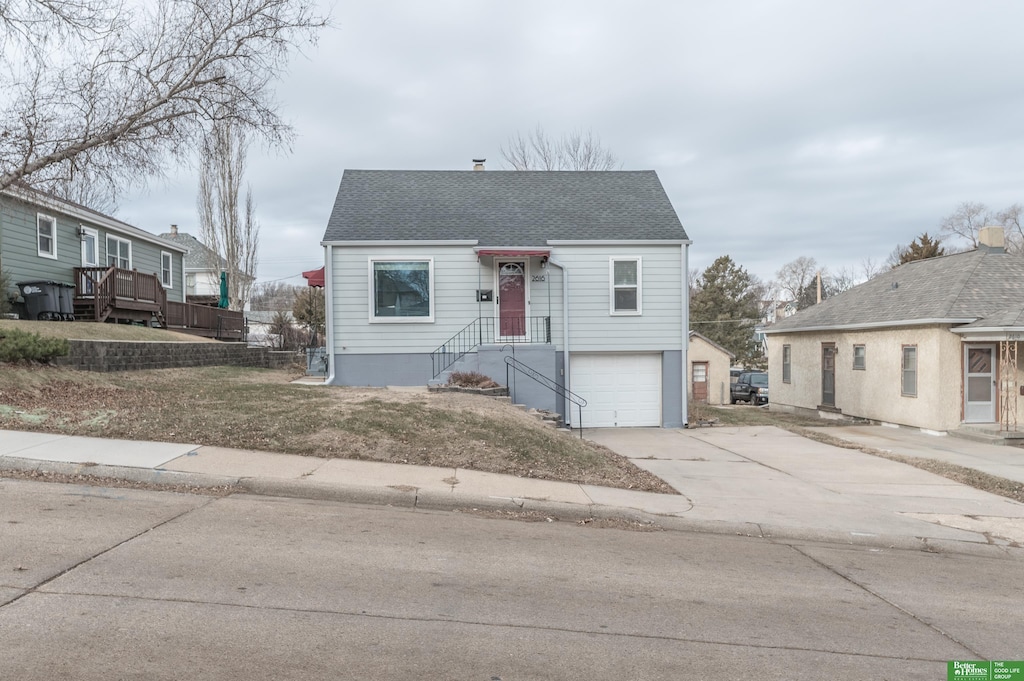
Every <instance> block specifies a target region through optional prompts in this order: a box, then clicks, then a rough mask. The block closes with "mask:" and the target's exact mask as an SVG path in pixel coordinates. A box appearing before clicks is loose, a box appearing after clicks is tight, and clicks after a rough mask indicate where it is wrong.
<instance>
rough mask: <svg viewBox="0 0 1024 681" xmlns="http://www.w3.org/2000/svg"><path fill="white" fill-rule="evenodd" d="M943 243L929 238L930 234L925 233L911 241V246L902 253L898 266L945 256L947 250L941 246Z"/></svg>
mask: <svg viewBox="0 0 1024 681" xmlns="http://www.w3.org/2000/svg"><path fill="white" fill-rule="evenodd" d="M941 241H942V240H941V239H933V238H931V237H930V236H928V232H925V233H924V234H922V235H921V236H919V237H917V238H916V239H914V240H913V241H911V242H910V245H909V246H907V247H906V248H904V249H903V250H902V251H901V252H900V261H899V263H898V264H899V265H905V264H906V263H908V262H913V261H914V260H924V259H926V258H937V257H938V256H940V255H945V254H946V249H944V248H942V246H940V245H939V244H940V243H941Z"/></svg>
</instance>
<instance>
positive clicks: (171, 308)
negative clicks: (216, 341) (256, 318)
mask: <svg viewBox="0 0 1024 681" xmlns="http://www.w3.org/2000/svg"><path fill="white" fill-rule="evenodd" d="M164 316H165V318H166V320H167V326H169V327H171V328H179V329H206V330H209V331H212V332H213V337H214V338H223V339H229V338H230V339H238V340H240V339H241V338H242V337H243V336H244V335H245V315H244V314H243V313H241V312H236V311H234V310H225V309H224V308H220V307H209V306H208V305H196V304H194V303H179V302H176V301H173V300H168V301H167V311H166V312H165V313H164Z"/></svg>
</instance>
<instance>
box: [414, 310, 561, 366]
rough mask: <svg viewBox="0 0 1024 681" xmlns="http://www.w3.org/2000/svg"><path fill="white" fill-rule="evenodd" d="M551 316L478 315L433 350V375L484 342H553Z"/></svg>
mask: <svg viewBox="0 0 1024 681" xmlns="http://www.w3.org/2000/svg"><path fill="white" fill-rule="evenodd" d="M550 342H551V317H518V318H512V319H509V318H507V317H506V318H505V319H504V320H502V319H501V318H499V317H478V318H477V319H474V320H473V321H471V322H470V323H469V324H467V325H466V328H464V329H462V330H461V331H459V332H458V333H457V334H455V335H454V336H452V337H451V338H449V339H448V340H447V341H445V342H444V343H442V344H441V347H439V348H437V349H436V350H434V351H433V352H431V353H430V362H431V365H432V367H433V372H434V378H437V377H438V376H440V375H441V373H442V372H443V371H444V370H445V369H447V368H448V367H450V366H451V365H453V364H455V363H456V362H458V361H459V360H460V359H462V358H463V357H465V356H466V354H467V353H469V352H472V351H473V349H475V348H476V347H477V346H479V345H483V344H485V343H513V344H520V343H523V344H525V343H550Z"/></svg>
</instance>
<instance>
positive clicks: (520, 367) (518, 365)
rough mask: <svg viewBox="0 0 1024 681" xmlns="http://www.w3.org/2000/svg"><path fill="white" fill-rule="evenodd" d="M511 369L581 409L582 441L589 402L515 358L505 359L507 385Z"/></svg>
mask: <svg viewBox="0 0 1024 681" xmlns="http://www.w3.org/2000/svg"><path fill="white" fill-rule="evenodd" d="M510 369H513V370H515V371H518V372H519V373H521V374H524V375H526V376H528V377H529V378H532V379H533V380H534V381H536V382H537V383H540V384H541V385H542V386H544V387H545V388H547V389H548V390H551V391H553V392H554V393H555V394H556V395H560V396H562V397H564V398H566V399H567V400H569V401H570V402H572V403H573V404H575V405H576V406H577V408H578V409H579V419H580V420H579V427H580V439H581V440H582V439H583V407H585V406H587V400H586V399H584V398H583V397H582V396H580V395H577V394H576V393H574V392H573V391H571V390H569V389H568V388H566V387H565V386H561V385H558V384H557V383H555V382H554V381H552V380H551V379H550V378H548V377H547V376H545V375H544V374H542V373H540V372H539V371H537V370H536V369H534V368H533V367H531V366H530V365H529V364H524V363H522V362H520V361H519V360H518V359H516V358H515V357H505V385H509V370H510ZM513 401H515V396H514V395H513Z"/></svg>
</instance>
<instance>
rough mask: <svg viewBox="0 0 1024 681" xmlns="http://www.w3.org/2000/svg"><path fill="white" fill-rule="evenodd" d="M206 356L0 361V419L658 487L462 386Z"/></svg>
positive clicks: (616, 459)
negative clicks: (90, 365) (105, 368)
mask: <svg viewBox="0 0 1024 681" xmlns="http://www.w3.org/2000/svg"><path fill="white" fill-rule="evenodd" d="M294 378H296V376H295V374H293V373H288V372H285V371H270V370H256V369H239V368H233V367H208V368H199V369H161V370H154V371H141V372H127V373H121V374H97V373H89V372H79V371H72V370H68V369H59V368H54V367H49V366H36V367H24V366H13V365H8V366H5V367H3V368H0V428H8V429H15V430H39V431H46V432H59V433H67V434H74V435H87V436H93V437H110V438H123V439H133V440H153V441H165V442H186V443H195V444H202V445H214V446H221V447H235V448H240V449H254V450H263V451H271V452H282V453H286V454H301V455H306V456H319V457H330V458H335V457H336V458H351V459H368V460H373V461H385V462H394V463H407V464H420V465H426V466H442V467H452V468H456V467H457V468H468V469H473V470H480V471H489V472H493V473H506V474H511V475H518V476H522V477H533V478H544V479H549V480H561V481H566V482H575V483H581V484H593V485H604V486H611V487H620V488H625V489H636V490H643V491H650V492H661V493H666V494H672V493H675V492H674V490H672V488H671V487H669V486H668V485H667V484H666V483H665V482H664V481H662V480H661V479H660V478H657V477H656V476H654V475H652V474H650V473H648V472H646V471H644V470H642V469H640V468H638V467H636V466H635V465H633V464H632V463H630V462H629V461H628V460H627V459H625V458H624V457H621V456H619V455H617V454H615V453H614V452H612V451H611V450H608V449H606V448H604V447H601V446H599V445H596V444H594V443H592V442H589V441H586V440H580V439H579V437H578V436H575V435H571V434H568V433H564V432H558V431H556V430H554V429H553V428H551V427H550V426H546V425H544V424H542V423H541V422H540V421H538V420H537V419H536V418H534V417H533V416H530V415H528V414H526V413H523V412H522V411H520V410H518V409H515V408H514V407H511V406H510V405H507V404H504V403H500V402H497V401H495V400H493V399H490V398H487V397H482V396H478V395H469V394H462V393H409V392H398V391H392V390H387V389H384V388H339V387H324V386H309V385H299V384H294V383H291V380H292V379H294Z"/></svg>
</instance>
